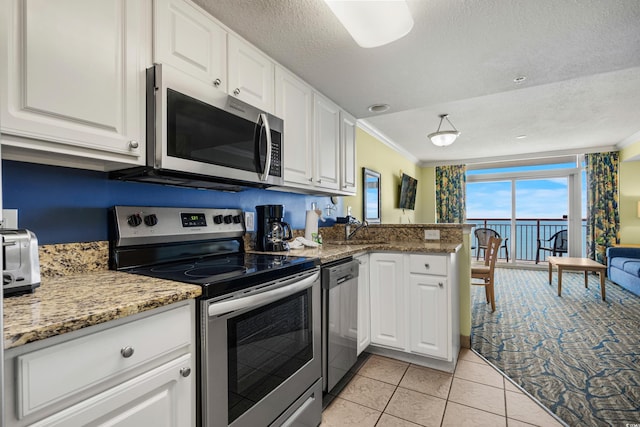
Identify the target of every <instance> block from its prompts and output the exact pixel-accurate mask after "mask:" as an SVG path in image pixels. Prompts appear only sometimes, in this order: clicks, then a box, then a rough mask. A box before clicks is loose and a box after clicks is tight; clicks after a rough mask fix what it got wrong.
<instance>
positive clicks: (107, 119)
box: [0, 0, 151, 164]
mask: <svg viewBox="0 0 640 427" xmlns="http://www.w3.org/2000/svg"><path fill="white" fill-rule="evenodd" d="M1 8H2V13H0V15H2V18H1V19H2V20H3V21H4V22H3V23H2V25H0V27H1V28H2V29H1V30H0V33H1V35H0V37H1V39H0V55H1V56H2V60H0V64H2V65H0V82H1V84H2V90H0V92H1V93H3V96H2V97H0V99H1V101H0V102H1V104H0V106H1V107H0V110H1V117H0V122H1V123H2V129H1V130H2V133H4V134H5V135H3V141H2V142H3V145H5V146H9V147H14V148H13V149H10V150H7V151H8V152H13V151H15V150H20V152H21V153H23V152H24V151H25V150H26V151H27V152H31V153H34V151H33V150H36V152H35V153H34V156H35V157H40V158H45V157H46V156H49V157H52V153H56V154H61V155H63V156H79V157H82V158H93V159H100V160H106V161H115V162H120V163H130V164H131V163H132V164H144V161H145V156H144V152H145V145H144V125H145V114H144V100H145V73H144V70H145V68H146V67H147V66H148V65H149V64H148V62H149V60H150V52H149V51H148V46H150V44H148V37H146V34H147V31H146V30H148V28H149V25H150V18H151V16H150V14H149V13H150V9H149V4H148V2H146V1H144V0H126V1H125V0H57V1H48V0H30V1H28V2H27V1H18V0H7V1H4V2H3V4H2V6H1ZM148 14H149V15H148ZM147 15H148V16H147ZM5 24H6V25H5ZM5 94H6V96H4V95H5ZM3 151H4V150H3ZM43 152H46V156H44V157H43ZM79 164H82V162H79Z"/></svg>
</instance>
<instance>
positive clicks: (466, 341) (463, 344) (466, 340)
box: [460, 335, 471, 348]
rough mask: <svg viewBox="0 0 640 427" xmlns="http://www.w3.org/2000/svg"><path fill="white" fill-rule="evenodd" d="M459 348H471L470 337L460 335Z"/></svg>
mask: <svg viewBox="0 0 640 427" xmlns="http://www.w3.org/2000/svg"><path fill="white" fill-rule="evenodd" d="M460 348H471V337H470V336H465V335H460Z"/></svg>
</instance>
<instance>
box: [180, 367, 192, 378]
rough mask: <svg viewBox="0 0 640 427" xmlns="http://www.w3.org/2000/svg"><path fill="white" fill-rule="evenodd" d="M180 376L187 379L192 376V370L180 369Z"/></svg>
mask: <svg viewBox="0 0 640 427" xmlns="http://www.w3.org/2000/svg"><path fill="white" fill-rule="evenodd" d="M180 375H182V376H183V377H185V378H187V377H188V376H189V375H191V368H182V369H180Z"/></svg>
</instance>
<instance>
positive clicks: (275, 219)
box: [256, 205, 292, 252]
mask: <svg viewBox="0 0 640 427" xmlns="http://www.w3.org/2000/svg"><path fill="white" fill-rule="evenodd" d="M256 212H257V213H258V230H257V235H256V249H258V250H259V251H266V252H273V251H287V250H289V244H288V243H287V240H291V239H292V236H291V227H290V226H289V224H287V223H286V222H284V221H283V220H282V218H283V217H284V206H282V205H261V206H256Z"/></svg>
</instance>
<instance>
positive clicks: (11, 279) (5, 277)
mask: <svg viewBox="0 0 640 427" xmlns="http://www.w3.org/2000/svg"><path fill="white" fill-rule="evenodd" d="M0 235H2V255H3V257H2V261H3V263H2V264H3V266H2V267H3V268H2V270H3V271H2V290H3V292H4V295H15V294H23V293H27V292H33V290H34V289H35V288H37V287H38V286H40V261H39V258H38V238H37V237H36V235H35V234H34V233H33V232H31V231H29V230H25V229H15V230H14V229H0Z"/></svg>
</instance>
